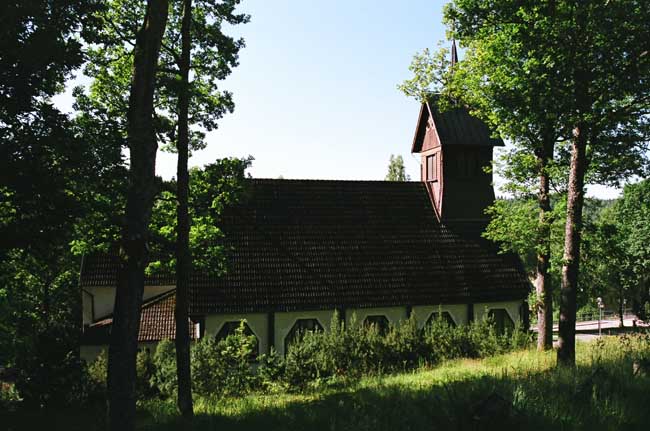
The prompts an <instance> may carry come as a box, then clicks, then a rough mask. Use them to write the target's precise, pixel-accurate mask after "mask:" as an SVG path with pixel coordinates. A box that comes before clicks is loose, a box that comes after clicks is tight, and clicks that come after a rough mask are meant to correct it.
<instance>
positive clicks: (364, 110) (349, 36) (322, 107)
mask: <svg viewBox="0 0 650 431" xmlns="http://www.w3.org/2000/svg"><path fill="white" fill-rule="evenodd" d="M445 3H446V1H445V0H408V1H403V2H395V1H387V0H328V1H316V0H275V1H269V0H243V1H242V4H241V6H240V10H241V11H243V12H246V13H248V14H250V15H251V22H250V23H249V24H246V25H241V26H238V28H236V29H233V30H232V34H237V35H241V36H242V37H244V39H245V40H246V45H247V46H246V48H244V49H243V50H242V51H241V55H240V66H239V67H237V68H235V69H234V70H233V73H232V75H231V76H230V77H229V78H228V79H227V80H226V81H224V83H223V86H222V88H223V89H227V90H229V91H232V92H233V94H234V100H235V104H236V107H235V112H234V113H233V114H230V115H228V116H226V117H224V118H223V119H222V120H221V122H220V127H219V129H218V130H216V131H214V132H212V133H210V134H209V135H208V139H207V140H208V147H207V148H206V149H205V150H203V151H199V152H196V153H195V154H194V155H193V157H192V158H191V159H190V164H191V165H193V166H201V165H203V164H206V163H209V162H211V161H213V160H215V159H217V158H221V157H226V156H237V157H242V156H248V155H252V156H253V157H254V158H255V161H254V162H253V166H252V168H251V169H250V171H249V172H250V173H251V174H252V176H253V177H258V178H276V177H279V176H283V177H284V178H318V179H368V180H382V179H384V177H385V175H386V173H387V167H388V159H389V157H390V155H391V154H396V155H397V154H400V155H402V156H403V158H404V163H405V166H406V169H407V172H408V174H409V175H410V176H411V178H412V179H413V180H418V179H419V157H414V156H412V155H411V154H410V147H411V143H412V140H413V133H414V131H415V125H416V120H417V116H418V112H419V104H418V103H417V102H416V101H414V100H411V99H408V98H406V97H405V96H404V95H403V94H401V93H400V92H399V91H398V90H397V88H396V87H397V84H399V83H400V82H402V81H403V80H404V79H406V78H408V77H409V76H410V75H409V71H408V66H409V64H410V61H411V58H412V56H413V54H414V53H415V52H417V51H421V50H422V49H424V48H427V47H429V48H433V47H435V46H436V44H437V43H438V41H440V40H443V39H444V38H445V29H444V26H443V25H442V23H441V21H442V7H443V5H444V4H445ZM58 101H59V103H60V104H61V105H62V106H64V107H65V106H69V105H70V103H71V102H70V101H69V95H64V96H62V97H60V98H59V99H58ZM175 170H176V157H175V155H171V154H165V153H159V155H158V163H157V171H158V174H159V175H161V176H162V177H163V178H171V177H172V176H174V174H175ZM497 183H498V178H497ZM594 192H595V193H596V194H598V195H603V196H604V195H608V196H609V195H610V194H611V191H607V190H605V192H599V191H596V190H593V191H592V193H591V194H594Z"/></svg>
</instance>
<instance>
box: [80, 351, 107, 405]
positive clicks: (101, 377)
mask: <svg viewBox="0 0 650 431" xmlns="http://www.w3.org/2000/svg"><path fill="white" fill-rule="evenodd" d="M85 374H86V376H85V381H86V386H87V390H86V392H87V394H88V398H89V400H90V401H94V400H106V389H107V388H106V382H107V378H108V353H107V352H106V350H102V351H101V353H100V354H99V355H98V356H97V357H96V358H95V360H94V361H92V362H91V363H89V364H87V365H86V373H85Z"/></svg>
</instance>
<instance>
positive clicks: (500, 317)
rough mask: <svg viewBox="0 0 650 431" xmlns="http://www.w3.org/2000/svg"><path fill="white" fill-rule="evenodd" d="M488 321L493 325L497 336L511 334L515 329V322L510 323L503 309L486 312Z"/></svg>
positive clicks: (508, 316)
mask: <svg viewBox="0 0 650 431" xmlns="http://www.w3.org/2000/svg"><path fill="white" fill-rule="evenodd" d="M488 319H490V321H491V322H492V324H493V325H494V328H495V330H496V332H497V334H499V335H503V334H512V331H514V329H515V322H513V321H512V319H511V318H510V315H509V314H508V312H507V311H506V310H505V309H503V308H494V309H492V310H490V311H489V312H488Z"/></svg>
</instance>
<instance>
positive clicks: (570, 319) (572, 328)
mask: <svg viewBox="0 0 650 431" xmlns="http://www.w3.org/2000/svg"><path fill="white" fill-rule="evenodd" d="M583 94H584V93H583ZM583 112H584V111H583ZM586 153H587V138H586V131H585V127H584V124H578V125H577V126H576V127H575V128H574V130H573V139H572V141H571V166H570V173H569V190H568V196H567V219H566V227H565V232H564V234H565V238H564V255H563V261H564V264H563V265H562V289H561V295H560V330H559V337H558V351H557V363H558V365H568V366H575V354H576V352H575V348H576V293H577V291H578V273H579V267H580V240H581V234H582V207H583V204H584V181H585V172H586V168H587V156H586Z"/></svg>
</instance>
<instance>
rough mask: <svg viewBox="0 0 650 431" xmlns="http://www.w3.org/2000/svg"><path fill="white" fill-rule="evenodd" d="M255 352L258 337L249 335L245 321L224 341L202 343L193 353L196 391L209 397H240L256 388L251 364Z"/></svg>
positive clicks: (206, 340)
mask: <svg viewBox="0 0 650 431" xmlns="http://www.w3.org/2000/svg"><path fill="white" fill-rule="evenodd" d="M254 353H255V337H254V336H248V335H246V333H245V326H244V322H243V321H242V323H241V324H240V325H239V327H238V328H237V329H236V331H235V333H234V334H231V335H229V336H228V337H226V338H225V339H224V340H221V341H219V342H216V341H215V340H213V339H211V338H204V339H203V340H201V341H199V342H198V343H196V344H195V345H194V346H193V348H192V351H191V354H192V386H193V389H194V392H195V393H197V394H199V395H206V396H226V395H237V396H239V395H243V394H245V393H247V392H249V391H250V390H251V389H253V388H254V387H255V386H256V384H255V383H256V376H255V373H254V370H253V367H252V365H251V358H252V357H253V355H254Z"/></svg>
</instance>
